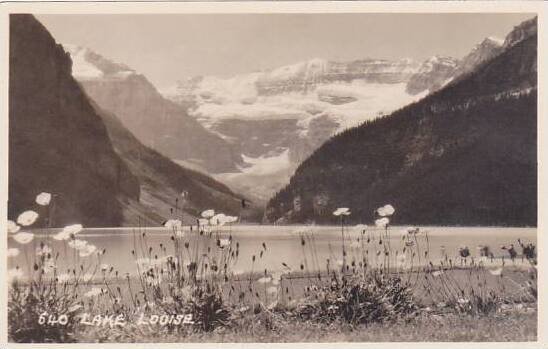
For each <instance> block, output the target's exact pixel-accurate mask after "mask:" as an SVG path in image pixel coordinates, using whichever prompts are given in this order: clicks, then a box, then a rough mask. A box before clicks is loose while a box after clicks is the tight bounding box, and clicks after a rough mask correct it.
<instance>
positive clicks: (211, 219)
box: [8, 210, 537, 342]
mask: <svg viewBox="0 0 548 349" xmlns="http://www.w3.org/2000/svg"><path fill="white" fill-rule="evenodd" d="M176 211H177V210H176ZM175 214H176V215H177V214H178V212H175ZM219 220H226V222H230V221H231V217H226V216H224V215H222V216H219V215H216V216H213V214H209V215H208V214H206V218H205V219H204V220H202V221H201V222H200V226H194V227H193V228H192V229H191V227H188V226H186V227H183V225H182V223H181V221H179V220H177V219H175V218H174V219H173V220H170V221H168V223H167V226H168V227H169V229H171V231H172V234H171V236H170V237H169V239H166V241H165V242H163V243H161V244H160V245H159V246H152V245H150V244H149V242H148V237H147V233H146V232H145V230H142V231H141V230H139V231H136V232H135V233H134V236H133V246H128V253H130V254H131V255H132V256H133V258H134V260H135V268H136V272H135V273H134V275H129V274H127V275H120V273H118V271H116V268H115V266H107V265H103V264H102V263H101V258H102V255H103V254H104V253H106V252H105V251H99V250H96V249H95V247H94V246H93V245H90V244H89V243H87V242H84V241H82V240H81V239H79V238H78V232H79V229H76V230H75V226H71V227H70V229H69V232H68V233H67V232H65V233H63V232H61V233H60V234H58V237H59V236H60V237H61V238H62V239H63V240H64V241H65V244H66V245H65V248H64V249H61V250H60V251H52V250H51V249H49V248H48V247H47V241H46V242H41V243H40V245H39V247H38V249H37V251H36V252H37V253H36V254H34V253H33V254H32V255H31V256H28V255H27V250H24V252H25V257H26V258H25V259H26V261H27V264H28V265H26V266H21V267H20V268H19V269H15V270H16V271H17V270H19V271H22V270H25V271H27V274H28V276H29V277H27V278H23V277H21V276H20V275H18V276H17V277H12V279H13V280H12V281H13V282H12V283H11V287H10V292H9V305H8V313H9V314H8V315H9V338H10V341H13V342H202V341H207V342H242V341H247V342H254V341H255V342H295V341H312V342H318V341H506V340H509V341H529V340H535V339H536V331H537V326H536V316H537V315H536V314H537V289H536V287H537V286H536V285H537V280H536V273H537V272H536V253H535V249H534V246H533V245H531V244H528V245H524V244H522V243H521V241H518V242H517V243H516V246H518V247H516V248H515V247H513V245H512V247H511V249H510V248H508V249H510V250H511V251H512V252H511V253H510V252H509V259H507V261H505V262H503V267H500V266H496V267H495V264H490V263H492V261H490V258H491V259H492V258H493V256H492V254H490V252H489V251H490V249H489V248H482V249H481V250H478V254H479V255H477V256H473V255H472V253H471V252H470V250H469V249H468V247H462V248H461V249H460V250H459V252H458V253H459V254H460V258H458V259H456V260H452V259H451V258H448V257H447V256H446V257H445V258H442V260H436V261H434V260H431V259H430V257H429V252H430V251H429V238H428V233H427V232H422V231H421V230H420V229H418V228H413V229H409V230H408V231H407V232H406V233H404V234H402V236H401V241H400V242H399V243H396V242H394V240H393V239H392V240H391V239H390V234H392V232H391V231H390V228H389V226H388V225H386V224H384V223H386V221H387V219H385V220H383V221H382V222H384V223H383V227H382V228H381V229H380V230H379V229H374V228H373V229H371V228H365V227H360V230H361V232H359V233H358V234H357V235H356V234H353V235H351V234H349V232H348V228H347V227H345V225H344V221H343V219H342V218H341V237H340V238H341V240H342V244H341V246H342V248H341V251H334V254H333V255H334V256H335V255H338V256H340V258H338V259H336V260H329V259H326V260H320V258H319V257H318V254H317V251H316V245H315V236H314V232H313V231H311V230H306V231H300V232H298V234H299V236H300V239H299V241H298V246H297V245H296V246H295V248H297V249H300V250H301V251H302V260H301V261H292V267H291V266H289V265H288V264H287V263H285V262H284V261H280V268H281V269H280V270H267V269H261V267H260V266H261V263H260V260H261V259H262V258H263V257H264V255H266V254H268V253H270V250H269V248H268V246H267V244H266V243H265V242H263V243H262V244H260V245H259V246H257V251H256V254H254V255H253V256H252V257H251V258H252V261H251V262H252V263H251V265H252V267H251V270H249V271H248V272H246V273H245V274H239V273H236V272H235V271H233V266H234V265H235V264H236V262H237V261H238V259H239V258H240V246H239V243H238V242H237V241H235V240H234V239H233V238H232V236H231V235H230V231H231V229H232V228H231V227H230V223H228V224H227V225H228V228H227V226H223V224H222V222H221V223H219ZM232 220H233V219H232ZM369 244H374V246H375V251H376V253H374V255H373V256H371V255H369V251H370V249H368V248H367V247H368V245H369ZM519 247H521V248H522V255H523V258H524V259H525V260H526V261H527V262H528V264H527V265H528V267H527V268H524V267H523V265H520V266H517V265H514V263H513V262H514V260H515V259H517V258H521V255H519V254H518V253H517V252H516V250H518V249H519ZM33 252H34V251H33ZM60 258H62V259H64V260H65V261H69V263H71V264H72V267H71V268H69V269H68V270H66V272H64V271H61V270H58V269H57V267H56V265H57V264H58V261H59V259H60ZM13 270H14V269H12V270H11V272H12V276H13V275H14V274H17V273H14V272H13ZM62 316H65V317H66V318H65V319H63V320H66V323H62V322H63V321H61V322H60V321H59V320H60V319H62V318H61V317H62ZM108 316H111V318H108ZM119 316H120V317H122V321H121V322H122V323H123V326H118V325H116V324H114V322H113V321H114V320H113V319H114V318H115V317H119ZM82 318H85V319H87V320H86V323H83V322H82V320H81V319H82ZM105 318H106V319H105ZM143 319H144V320H145V321H144V322H143V321H141V320H143ZM183 319H184V320H185V322H184V323H183V322H182V321H183ZM87 322H91V323H93V325H90V324H88V323H87ZM155 322H157V323H155ZM297 329H298V330H297Z"/></svg>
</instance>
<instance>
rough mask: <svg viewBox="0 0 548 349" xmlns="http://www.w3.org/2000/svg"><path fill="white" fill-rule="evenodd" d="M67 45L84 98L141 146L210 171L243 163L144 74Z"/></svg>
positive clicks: (231, 167) (226, 145)
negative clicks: (112, 116)
mask: <svg viewBox="0 0 548 349" xmlns="http://www.w3.org/2000/svg"><path fill="white" fill-rule="evenodd" d="M65 49H66V50H67V51H68V52H69V53H70V55H71V57H72V59H73V61H74V69H73V71H72V75H73V76H74V77H75V78H76V79H77V80H78V82H79V83H80V84H81V85H82V87H83V88H84V90H85V92H86V93H87V94H88V96H89V97H90V98H91V99H92V100H93V101H94V102H95V103H97V105H98V106H99V107H101V109H103V110H105V111H108V112H110V113H113V114H115V115H116V116H117V117H118V118H119V119H120V121H121V122H122V124H123V125H124V127H126V128H127V129H128V130H129V131H131V132H132V133H133V134H134V135H135V137H136V138H137V139H138V140H139V141H140V142H141V143H143V144H144V145H146V146H148V147H151V148H153V149H155V150H157V151H158V152H160V153H161V154H163V155H165V156H167V157H169V158H171V159H174V160H176V161H181V162H184V163H187V164H188V165H194V166H196V167H199V168H202V169H204V170H205V171H208V172H214V173H218V172H229V171H233V170H236V168H237V167H236V165H237V164H240V163H241V162H242V159H241V157H238V156H236V155H234V152H233V150H232V148H231V146H230V145H229V143H228V142H226V141H225V140H224V139H223V138H221V137H220V136H218V135H216V134H214V133H212V132H209V131H208V130H206V129H205V128H204V127H203V126H202V125H201V124H200V123H199V122H197V121H196V120H195V119H194V118H193V117H191V116H189V115H188V114H187V112H186V110H185V108H184V107H182V106H180V105H177V104H176V103H174V102H172V101H169V100H167V99H165V98H164V97H163V96H162V95H160V93H159V92H158V91H157V90H156V88H155V87H154V86H153V85H152V84H151V83H150V82H149V81H148V80H147V78H146V77H145V76H143V75H142V74H139V73H137V72H135V71H134V70H132V69H131V68H129V67H127V66H126V65H123V64H120V63H115V62H112V61H110V60H108V59H106V58H104V57H102V56H101V55H99V54H97V53H95V52H93V51H91V50H89V49H87V48H81V47H74V46H70V45H65Z"/></svg>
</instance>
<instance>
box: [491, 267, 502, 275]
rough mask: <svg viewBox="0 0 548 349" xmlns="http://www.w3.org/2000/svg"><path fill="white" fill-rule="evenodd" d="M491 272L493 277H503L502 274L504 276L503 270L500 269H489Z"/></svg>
mask: <svg viewBox="0 0 548 349" xmlns="http://www.w3.org/2000/svg"><path fill="white" fill-rule="evenodd" d="M489 272H490V273H491V275H495V276H498V275H501V274H502V268H498V269H489Z"/></svg>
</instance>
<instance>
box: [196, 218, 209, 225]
mask: <svg viewBox="0 0 548 349" xmlns="http://www.w3.org/2000/svg"><path fill="white" fill-rule="evenodd" d="M198 224H199V225H201V226H202V227H203V226H205V225H208V224H209V220H207V219H204V218H200V219H198Z"/></svg>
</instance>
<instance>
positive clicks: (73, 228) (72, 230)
mask: <svg viewBox="0 0 548 349" xmlns="http://www.w3.org/2000/svg"><path fill="white" fill-rule="evenodd" d="M83 229H84V227H83V226H82V224H72V225H67V226H66V227H64V228H63V232H65V233H67V234H74V235H76V234H78V233H79V232H81V231H82V230H83Z"/></svg>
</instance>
